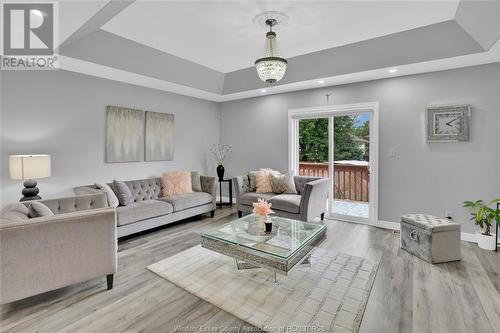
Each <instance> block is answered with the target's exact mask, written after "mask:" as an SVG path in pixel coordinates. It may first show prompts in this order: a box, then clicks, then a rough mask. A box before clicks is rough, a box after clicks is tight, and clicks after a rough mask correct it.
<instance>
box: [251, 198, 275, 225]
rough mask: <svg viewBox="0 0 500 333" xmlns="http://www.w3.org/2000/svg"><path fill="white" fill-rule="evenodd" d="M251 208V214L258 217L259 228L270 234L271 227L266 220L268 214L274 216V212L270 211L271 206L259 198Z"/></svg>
mask: <svg viewBox="0 0 500 333" xmlns="http://www.w3.org/2000/svg"><path fill="white" fill-rule="evenodd" d="M252 206H253V213H254V214H255V215H257V216H258V217H259V221H260V223H261V227H263V229H265V231H266V232H268V233H269V232H271V230H272V227H273V225H272V222H271V220H268V218H267V217H268V216H269V214H274V212H273V211H272V210H271V206H272V204H271V203H270V202H267V201H266V200H264V199H262V198H259V199H258V200H257V202H254V203H253V204H252Z"/></svg>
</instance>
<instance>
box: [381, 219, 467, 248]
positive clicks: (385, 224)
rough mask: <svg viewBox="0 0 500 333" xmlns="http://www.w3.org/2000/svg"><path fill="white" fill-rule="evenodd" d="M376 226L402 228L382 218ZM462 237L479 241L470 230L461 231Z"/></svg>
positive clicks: (462, 238)
mask: <svg viewBox="0 0 500 333" xmlns="http://www.w3.org/2000/svg"><path fill="white" fill-rule="evenodd" d="M376 227H379V228H384V229H389V230H399V229H400V225H399V223H396V222H389V221H382V220H379V221H378V224H377V225H376ZM460 239H461V240H463V241H466V242H471V243H477V241H476V235H475V234H471V233H468V232H461V233H460Z"/></svg>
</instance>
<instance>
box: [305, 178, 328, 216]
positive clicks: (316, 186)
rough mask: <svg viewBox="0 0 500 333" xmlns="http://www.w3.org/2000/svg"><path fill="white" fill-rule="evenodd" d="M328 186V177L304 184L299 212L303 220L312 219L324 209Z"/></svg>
mask: <svg viewBox="0 0 500 333" xmlns="http://www.w3.org/2000/svg"><path fill="white" fill-rule="evenodd" d="M329 186H330V180H329V179H318V180H314V181H312V182H308V183H306V184H305V186H304V189H303V191H302V198H301V200H300V214H301V215H302V219H303V220H304V221H312V220H313V219H314V218H315V217H318V216H320V215H321V214H322V213H324V212H325V211H326V199H327V198H328V192H329Z"/></svg>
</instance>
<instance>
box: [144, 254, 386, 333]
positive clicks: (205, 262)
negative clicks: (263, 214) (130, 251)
mask: <svg viewBox="0 0 500 333" xmlns="http://www.w3.org/2000/svg"><path fill="white" fill-rule="evenodd" d="M147 268H148V269H149V270H151V271H152V272H154V273H156V274H158V275H159V276H161V277H163V278H165V279H166V280H168V281H171V282H173V283H174V284H176V285H178V286H179V287H181V288H183V289H185V290H187V291H189V292H190V293H192V294H194V295H196V296H198V297H199V298H201V299H203V300H206V301H208V302H210V303H212V304H214V305H215V306H217V307H219V308H221V309H223V310H225V311H226V312H229V313H231V314H233V315H234V316H236V317H238V318H240V319H242V320H244V321H246V322H248V323H249V324H251V325H253V326H255V327H258V328H259V329H262V330H264V331H269V332H284V331H297V329H300V330H303V331H307V332H312V331H316V332H318V331H323V332H358V330H359V326H360V324H361V319H362V317H363V312H364V310H365V307H366V303H367V302H368V297H369V295H370V291H371V288H372V285H373V281H374V279H375V275H376V273H377V268H378V263H377V262H374V261H371V260H368V259H365V258H359V257H354V256H350V255H348V254H344V253H335V252H331V251H328V250H325V249H321V248H318V249H316V250H315V251H314V252H313V254H312V258H311V264H310V265H307V264H305V265H300V266H298V267H296V268H295V269H294V270H292V272H290V273H289V275H288V276H281V275H278V277H279V279H278V282H277V283H275V282H274V273H271V272H270V271H268V270H265V269H249V270H237V269H236V267H235V262H234V259H232V258H230V257H227V256H224V255H221V254H219V253H216V252H213V251H210V250H207V249H204V248H202V247H201V246H195V247H192V248H190V249H188V250H186V251H183V252H181V253H178V254H176V255H174V256H172V257H169V258H167V259H165V260H162V261H160V262H157V263H155V264H152V265H150V266H148V267H147ZM297 332H298V331H297Z"/></svg>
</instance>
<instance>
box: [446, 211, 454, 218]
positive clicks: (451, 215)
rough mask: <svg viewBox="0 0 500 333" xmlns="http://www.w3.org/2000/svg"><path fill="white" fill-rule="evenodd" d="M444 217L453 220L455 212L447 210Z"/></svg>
mask: <svg viewBox="0 0 500 333" xmlns="http://www.w3.org/2000/svg"><path fill="white" fill-rule="evenodd" d="M444 217H446V218H447V219H450V220H453V212H452V211H451V210H447V211H446V212H444Z"/></svg>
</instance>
